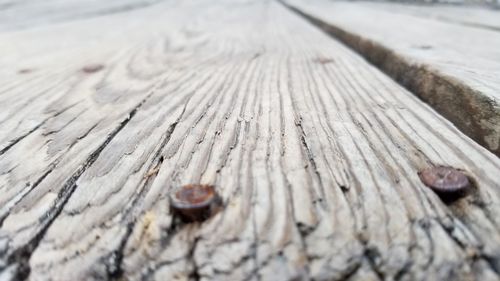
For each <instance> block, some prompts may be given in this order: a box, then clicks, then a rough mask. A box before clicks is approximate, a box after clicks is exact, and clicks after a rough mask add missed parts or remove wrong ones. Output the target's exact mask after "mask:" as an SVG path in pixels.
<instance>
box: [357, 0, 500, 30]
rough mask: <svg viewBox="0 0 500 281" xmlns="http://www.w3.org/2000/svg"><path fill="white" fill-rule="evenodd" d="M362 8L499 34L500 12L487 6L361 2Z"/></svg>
mask: <svg viewBox="0 0 500 281" xmlns="http://www.w3.org/2000/svg"><path fill="white" fill-rule="evenodd" d="M362 3H363V6H365V7H370V8H374V9H383V10H386V11H391V12H394V13H399V14H407V15H412V16H415V17H420V18H428V19H434V20H438V21H443V22H449V23H455V24H460V25H465V26H469V27H476V28H482V29H489V30H495V31H499V32H500V10H499V9H492V8H491V7H489V6H472V5H442V4H438V3H428V4H420V5H418V4H416V3H396V2H391V3H386V2H371V1H370V2H368V1H366V2H362Z"/></svg>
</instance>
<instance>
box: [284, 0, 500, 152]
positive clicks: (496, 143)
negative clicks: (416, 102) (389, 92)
mask: <svg viewBox="0 0 500 281" xmlns="http://www.w3.org/2000/svg"><path fill="white" fill-rule="evenodd" d="M287 3H289V4H290V5H291V6H292V7H295V8H296V11H297V12H299V13H302V15H304V16H305V17H308V18H309V19H310V21H311V22H313V23H315V24H316V25H318V26H321V27H322V28H323V29H324V30H325V31H327V32H329V33H331V34H332V35H334V36H335V37H337V38H339V39H340V40H342V41H343V42H344V43H346V44H347V45H349V46H350V47H352V48H353V49H355V50H357V51H359V52H360V53H361V54H362V55H363V56H364V57H366V58H367V59H368V60H369V61H370V62H372V63H373V64H375V65H377V66H378V67H379V68H381V69H382V70H384V71H385V72H386V73H387V74H389V75H390V76H391V77H393V78H394V79H396V80H397V81H398V82H400V83H401V84H402V85H404V86H405V87H407V88H409V89H410V90H411V91H412V92H414V93H416V94H417V95H418V96H419V97H420V98H422V99H423V100H424V101H426V102H427V103H429V104H431V105H432V106H433V107H434V108H435V109H436V110H437V111H438V112H440V113H441V114H443V115H444V116H445V117H446V118H448V119H449V120H450V121H452V122H453V123H454V124H455V125H456V126H457V127H458V128H459V129H460V130H462V131H463V132H464V133H465V134H467V135H468V136H470V137H471V138H473V139H474V140H476V141H477V142H478V143H480V144H482V145H483V146H485V147H486V148H488V149H490V150H491V151H493V152H494V153H495V154H496V155H497V156H500V79H499V78H498V77H500V52H498V47H497V46H500V33H499V32H498V31H494V30H489V29H484V28H476V27H470V26H467V25H462V24H456V23H451V22H445V21H442V20H436V19H433V18H425V17H415V16H413V15H409V14H408V12H402V10H405V9H399V10H398V9H393V8H390V6H389V5H386V4H381V3H371V4H369V5H365V3H363V2H362V3H353V2H335V1H324V0H319V1H302V0H289V1H287ZM462 9H467V8H466V7H465V8H462ZM496 13H497V14H499V15H500V13H498V12H496ZM498 19H500V17H497V22H498V21H500V20H498ZM471 21H474V19H473V18H472V19H471Z"/></svg>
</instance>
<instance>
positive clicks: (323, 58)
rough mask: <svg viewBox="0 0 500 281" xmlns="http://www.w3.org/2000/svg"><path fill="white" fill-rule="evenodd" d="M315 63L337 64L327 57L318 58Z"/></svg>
mask: <svg viewBox="0 0 500 281" xmlns="http://www.w3.org/2000/svg"><path fill="white" fill-rule="evenodd" d="M314 62H316V63H319V64H327V63H333V62H335V60H334V59H332V58H327V57H317V58H315V59H314Z"/></svg>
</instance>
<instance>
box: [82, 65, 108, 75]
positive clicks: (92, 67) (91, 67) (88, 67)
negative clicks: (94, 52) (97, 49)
mask: <svg viewBox="0 0 500 281" xmlns="http://www.w3.org/2000/svg"><path fill="white" fill-rule="evenodd" d="M103 68H104V65H102V64H89V65H86V66H84V67H83V68H82V71H83V72H85V73H94V72H97V71H99V70H101V69H103Z"/></svg>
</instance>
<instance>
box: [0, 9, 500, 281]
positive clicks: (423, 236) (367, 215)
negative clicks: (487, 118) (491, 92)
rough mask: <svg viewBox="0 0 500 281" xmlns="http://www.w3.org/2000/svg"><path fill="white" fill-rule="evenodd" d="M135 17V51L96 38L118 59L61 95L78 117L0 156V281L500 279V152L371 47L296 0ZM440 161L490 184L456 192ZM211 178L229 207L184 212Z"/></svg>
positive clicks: (116, 21)
mask: <svg viewBox="0 0 500 281" xmlns="http://www.w3.org/2000/svg"><path fill="white" fill-rule="evenodd" d="M134 15H135V17H142V19H143V20H144V22H143V24H144V26H147V27H148V28H144V29H139V28H138V29H127V30H126V33H127V34H128V35H129V36H130V37H131V38H134V43H135V44H133V45H132V46H130V45H123V46H121V45H120V44H113V42H115V41H114V40H115V38H116V37H114V35H112V34H108V35H106V36H103V37H102V38H101V39H100V40H99V41H100V42H101V43H102V46H103V48H104V49H103V50H102V51H101V50H100V49H96V48H94V45H92V44H91V45H89V46H83V47H82V49H86V48H89V49H91V50H92V51H93V52H94V53H95V54H94V55H91V52H89V53H88V54H89V57H85V58H86V59H87V60H91V59H94V60H95V61H101V59H102V58H103V56H105V55H106V54H108V53H107V52H108V50H110V49H114V50H115V52H114V53H115V54H116V57H117V59H113V58H114V57H112V56H110V57H109V60H107V61H106V62H105V65H106V67H105V68H103V69H102V70H101V71H98V72H95V73H92V74H86V75H84V76H82V73H77V74H74V75H76V77H77V78H74V80H76V81H75V82H74V83H76V86H74V87H73V88H72V89H71V90H70V91H67V92H65V93H63V94H61V93H60V92H58V91H49V94H47V95H48V96H50V97H53V99H54V100H56V102H53V101H51V100H47V101H46V102H47V103H48V105H44V104H43V105H42V106H43V107H44V108H61V109H62V108H68V109H67V110H65V111H64V112H62V113H60V114H58V115H55V116H52V117H51V119H50V120H48V121H46V122H45V123H43V124H42V125H41V126H39V127H38V128H35V129H34V130H33V132H31V133H30V134H29V135H27V136H25V137H23V138H22V139H20V140H19V141H18V142H16V143H15V144H14V145H12V146H11V147H9V149H8V150H7V151H6V152H5V153H3V154H2V155H0V175H1V177H2V178H1V179H2V185H1V188H2V189H3V190H2V193H0V194H1V195H0V199H2V200H3V202H11V204H10V205H9V206H10V207H9V208H5V207H4V206H6V205H5V204H3V205H2V208H3V209H2V210H4V213H3V214H4V215H3V217H2V223H1V228H0V280H18V279H21V280H22V279H28V280H123V279H125V280H127V279H128V280H294V279H295V280H308V279H311V278H314V279H315V280H339V279H351V280H381V279H398V278H399V279H403V280H405V279H414V280H429V279H436V280H443V279H453V280H469V279H472V278H477V279H481V280H496V279H498V274H497V272H499V271H500V270H499V269H500V216H499V215H500V204H499V203H500V190H499V186H500V179H499V178H498V176H497V175H498V174H499V172H500V160H499V159H498V158H497V157H495V156H494V155H493V154H492V153H490V152H489V151H487V150H486V149H484V148H482V147H481V146H479V145H477V144H476V143H475V142H473V141H472V140H470V139H469V138H467V137H466V136H464V135H463V134H462V133H461V132H460V131H458V130H457V129H456V128H455V127H454V126H453V125H452V124H451V123H450V122H448V121H447V120H446V119H444V118H443V117H441V116H440V115H439V114H437V113H436V112H434V111H433V110H432V109H431V108H430V107H429V106H427V105H425V104H424V103H422V102H421V101H420V100H418V99H417V98H416V97H415V96H413V95H412V94H411V93H409V92H408V91H406V90H405V89H403V88H402V87H400V86H399V85H398V84H396V83H395V82H394V81H392V80H391V79H390V78H388V77H387V76H385V75H384V74H382V73H381V72H380V71H379V70H377V69H376V68H375V67H373V66H371V65H369V64H368V63H367V62H366V61H365V60H364V59H363V58H361V57H360V56H359V55H357V54H355V53H353V52H352V51H351V50H349V49H347V48H346V47H345V46H343V45H342V44H340V43H339V42H337V41H335V40H332V39H331V38H330V37H328V36H327V35H325V34H324V33H322V32H321V31H320V30H318V29H317V28H315V27H314V26H312V25H310V24H308V23H307V21H305V20H304V19H302V18H300V17H299V16H297V15H294V14H293V13H291V12H290V11H289V10H288V9H286V8H285V7H283V6H282V5H280V4H279V3H277V2H267V1H263V2H247V1H227V2H219V3H214V2H213V1H181V2H173V1H169V2H165V3H161V4H159V5H157V6H155V7H151V9H143V10H140V11H137V14H134ZM167 15H168V16H167ZM104 19H105V20H106V22H107V23H108V24H110V25H111V26H114V27H116V26H120V25H121V24H122V23H123V21H124V20H126V18H124V17H120V16H119V15H116V14H115V15H109V16H106V17H103V18H102V19H100V20H104ZM94 20H98V19H92V20H91V21H86V22H84V21H82V22H72V23H65V24H64V25H63V26H59V25H58V26H59V27H58V28H59V30H58V31H59V35H60V36H63V35H64V34H65V33H64V32H68V33H71V32H72V31H73V30H75V29H76V28H83V29H86V28H88V31H89V33H82V36H85V34H91V33H92V32H91V30H92V29H93V30H94V31H96V30H98V29H99V28H100V25H95V26H94V25H92V24H91V23H92V22H93V21H94ZM152 23H154V24H152ZM140 25H141V24H139V25H138V26H140ZM53 28H56V26H46V27H45V30H46V31H43V30H39V32H48V31H49V30H51V29H53ZM42 29H43V28H42ZM23 32H25V31H23ZM32 32H35V31H32ZM134 32H137V33H139V34H133V33H134ZM32 35H33V34H32V33H31V36H32ZM9 36H14V34H10V35H9ZM107 36H109V38H108V39H107ZM13 38H14V37H13ZM15 38H18V40H20V41H21V40H23V39H22V38H23V35H22V34H21V33H20V34H18V37H15ZM24 40H28V39H27V38H25V39H24ZM108 40H109V41H108ZM75 42H76V41H75ZM106 43H109V44H110V45H109V48H110V49H107V48H105V47H104V46H108V45H107V44H106ZM33 48H35V47H33ZM20 52H22V50H20ZM101 52H102V53H101ZM34 53H36V52H34V51H33V54H34ZM14 55H15V54H14ZM50 56H54V57H58V56H59V55H58V54H57V53H56V52H54V53H52V54H49V55H48V56H47V61H45V62H44V63H42V65H44V66H45V67H46V68H48V69H51V70H52V72H54V73H58V72H61V73H63V74H65V75H69V76H71V75H72V74H73V73H74V72H73V70H70V71H64V68H59V67H60V65H59V64H58V63H54V65H53V68H51V64H50V63H49V62H50ZM28 59H29V61H30V60H31V59H34V58H33V57H28ZM68 59H69V58H68ZM74 59H75V60H74V61H73V63H74V64H75V65H77V64H78V63H79V62H81V61H80V59H81V58H80V57H75V58H74ZM12 63H14V62H12ZM52 72H51V73H52ZM35 73H36V72H35ZM12 75H13V74H12ZM40 75H41V76H40V77H39V79H40V82H36V81H38V80H35V81H33V83H39V84H41V85H44V83H54V82H55V81H54V79H53V76H52V75H48V74H47V75H45V76H44V75H43V74H40ZM18 76H20V77H25V76H24V75H20V74H19V75H18ZM11 77H12V76H11ZM44 77H45V78H44ZM2 79H5V78H4V77H2ZM20 79H24V78H20ZM69 82H70V81H68V83H69ZM14 85H17V84H14ZM35 85H36V84H35ZM96 85H106V87H97V88H96ZM16 89H17V86H13V87H11V88H9V89H6V90H5V94H6V95H9V94H13V93H11V92H12V91H15V90H16ZM59 95H60V97H59ZM80 99H81V100H82V101H81V102H80V103H77V104H75V105H73V104H74V103H75V100H77V101H78V100H80ZM4 105H6V104H2V107H3V108H7V107H5V106H4ZM71 105H73V106H71ZM34 111H35V114H34V115H32V116H33V117H32V118H33V119H36V120H38V121H40V120H43V118H44V117H45V115H42V116H39V114H45V112H46V111H45V110H43V109H39V110H38V111H36V110H34ZM37 112H39V113H37ZM19 114H21V115H22V114H26V113H25V112H22V111H21V112H20V113H19ZM12 118H17V117H16V114H15V112H14V113H13V114H12ZM20 119H23V118H20ZM95 123H97V125H96V126H95V127H94V126H92V124H95ZM54 159H55V160H54ZM51 161H55V162H51ZM433 165H446V166H453V167H456V168H458V169H462V170H463V171H464V172H465V173H467V175H469V176H470V177H471V179H472V180H473V182H474V186H475V187H474V189H473V192H472V193H471V194H470V195H469V196H467V197H465V198H463V199H460V200H458V201H454V202H452V203H450V202H448V203H444V202H443V201H442V200H441V199H440V198H439V197H438V196H437V195H436V194H435V193H434V192H432V191H431V190H430V189H429V188H427V187H425V186H424V185H423V184H422V182H421V181H420V179H419V176H418V172H419V171H420V170H422V169H424V168H427V167H429V166H433ZM34 179H38V180H36V181H34ZM27 182H30V185H26V183H27ZM198 182H201V183H207V184H214V185H215V186H216V187H217V189H218V191H219V192H220V194H221V196H222V198H223V201H224V205H225V208H224V209H223V210H222V211H221V212H219V213H218V214H216V215H215V216H214V217H212V218H210V219H209V220H208V221H205V222H203V223H192V224H185V223H180V222H179V221H177V220H175V219H174V218H173V217H172V215H171V213H170V211H169V200H168V196H169V191H170V190H171V189H172V188H173V187H176V186H179V185H183V184H188V183H198ZM33 183H36V184H33ZM7 194H11V195H7Z"/></svg>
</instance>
